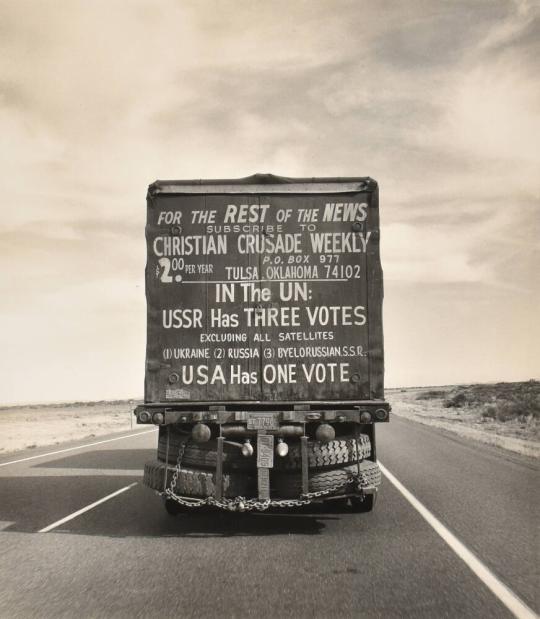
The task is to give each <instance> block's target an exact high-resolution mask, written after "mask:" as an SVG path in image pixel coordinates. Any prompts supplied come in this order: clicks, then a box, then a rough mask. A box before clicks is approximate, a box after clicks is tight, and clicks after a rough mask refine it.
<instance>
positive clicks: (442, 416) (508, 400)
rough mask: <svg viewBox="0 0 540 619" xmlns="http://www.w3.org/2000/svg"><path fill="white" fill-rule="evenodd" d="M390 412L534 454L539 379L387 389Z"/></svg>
mask: <svg viewBox="0 0 540 619" xmlns="http://www.w3.org/2000/svg"><path fill="white" fill-rule="evenodd" d="M386 398H387V399H388V401H389V402H390V403H391V404H392V414H394V415H398V416H399V417H404V418H406V419H410V420H412V421H417V422H419V423H422V424H424V425H428V426H433V427H436V428H440V429H441V430H444V431H448V432H452V433H454V434H458V435H459V436H462V437H465V438H469V439H472V440H475V441H479V442H481V443H486V444H489V445H495V446H497V447H501V448H503V449H506V450H508V451H513V452H516V453H520V454H522V455H524V456H530V457H535V458H538V457H539V456H540V449H539V441H538V438H539V436H538V435H539V426H538V422H539V418H540V382H539V381H537V380H530V381H526V382H519V383H493V384H491V383H490V384H472V385H449V386H444V387H413V388H408V389H387V390H386Z"/></svg>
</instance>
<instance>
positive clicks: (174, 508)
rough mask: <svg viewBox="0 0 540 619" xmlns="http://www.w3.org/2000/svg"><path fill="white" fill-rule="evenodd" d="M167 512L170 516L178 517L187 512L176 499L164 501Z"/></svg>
mask: <svg viewBox="0 0 540 619" xmlns="http://www.w3.org/2000/svg"><path fill="white" fill-rule="evenodd" d="M164 505H165V511H166V512H167V513H168V514H169V516H178V514H182V513H184V512H185V511H186V510H185V509H184V508H183V507H182V505H180V503H178V502H177V501H175V500H174V499H165V501H164Z"/></svg>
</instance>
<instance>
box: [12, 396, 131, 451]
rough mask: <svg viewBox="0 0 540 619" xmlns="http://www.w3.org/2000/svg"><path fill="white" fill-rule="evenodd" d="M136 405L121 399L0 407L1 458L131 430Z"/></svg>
mask: <svg viewBox="0 0 540 619" xmlns="http://www.w3.org/2000/svg"><path fill="white" fill-rule="evenodd" d="M136 404H137V401H135V400H120V401H107V402H105V401H104V402H71V403H65V404H32V405H29V406H9V407H3V408H0V455H1V454H4V453H9V452H13V451H19V450H22V449H32V448H35V447H46V446H49V445H59V444H61V443H66V442H69V441H77V440H81V439H85V438H94V437H96V436H103V435H105V434H111V433H112V432H124V431H128V430H131V429H132V428H133V427H136V421H135V418H134V417H133V409H134V408H135V406H136Z"/></svg>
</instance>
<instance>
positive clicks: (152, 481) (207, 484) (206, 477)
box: [143, 461, 257, 498]
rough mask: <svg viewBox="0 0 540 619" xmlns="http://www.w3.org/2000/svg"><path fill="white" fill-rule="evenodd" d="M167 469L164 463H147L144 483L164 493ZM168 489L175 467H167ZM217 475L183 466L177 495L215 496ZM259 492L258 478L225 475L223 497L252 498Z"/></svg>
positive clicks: (179, 476)
mask: <svg viewBox="0 0 540 619" xmlns="http://www.w3.org/2000/svg"><path fill="white" fill-rule="evenodd" d="M165 467H166V465H165V464H164V463H163V462H157V461H154V462H147V463H146V464H145V465H144V478H143V483H144V484H145V485H146V486H148V487H149V488H152V489H153V490H158V491H160V492H163V490H164V481H165V480H164V478H165ZM166 468H167V488H168V487H170V485H171V481H172V477H173V473H174V470H175V467H173V466H167V467H166ZM215 492H216V484H215V474H213V473H210V472H209V471H203V470H200V469H195V468H188V467H184V466H182V467H181V469H180V472H179V473H178V478H177V481H176V493H177V494H180V495H183V496H195V497H207V496H215ZM256 492H257V482H256V478H255V477H254V476H251V475H246V474H242V475H238V474H236V475H235V474H227V473H224V474H223V496H224V497H231V498H232V497H236V496H252V495H254V494H256Z"/></svg>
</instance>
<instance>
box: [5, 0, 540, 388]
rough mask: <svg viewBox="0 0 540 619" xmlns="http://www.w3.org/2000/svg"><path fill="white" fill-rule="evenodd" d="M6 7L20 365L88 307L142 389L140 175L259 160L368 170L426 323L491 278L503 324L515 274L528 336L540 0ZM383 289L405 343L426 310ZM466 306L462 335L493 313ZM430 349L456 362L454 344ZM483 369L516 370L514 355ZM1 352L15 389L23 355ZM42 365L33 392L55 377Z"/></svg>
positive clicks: (70, 337)
mask: <svg viewBox="0 0 540 619" xmlns="http://www.w3.org/2000/svg"><path fill="white" fill-rule="evenodd" d="M0 29H1V32H0V34H1V36H0V75H1V76H2V77H1V80H0V132H1V133H2V142H1V145H0V165H1V166H2V171H3V204H2V220H1V221H0V243H1V245H2V255H1V258H0V259H1V260H2V276H1V279H0V291H1V292H2V301H1V305H0V311H1V312H2V316H3V320H4V323H3V329H4V335H3V338H4V339H3V345H4V348H5V349H7V350H10V351H13V352H12V354H13V359H14V364H13V365H14V367H15V366H16V365H17V359H18V360H19V362H21V360H23V359H24V358H25V356H24V355H25V353H24V352H23V350H26V349H28V347H29V346H30V345H32V346H33V345H34V344H33V342H35V341H39V342H40V344H39V345H40V350H46V349H48V350H49V351H50V355H49V356H52V357H54V358H57V359H58V361H57V365H55V366H54V367H55V372H57V373H58V375H61V373H62V369H61V367H62V361H61V356H62V355H63V354H64V352H65V351H66V350H72V349H71V348H70V347H71V343H72V342H73V341H74V339H76V337H77V332H78V327H77V324H78V323H77V320H78V318H77V317H83V318H80V320H81V324H80V333H81V338H82V339H81V341H82V342H83V344H84V346H83V348H84V350H89V349H91V350H92V353H91V354H90V353H89V354H88V355H87V356H86V357H84V358H85V361H84V363H85V372H87V373H88V375H91V376H93V377H97V378H96V384H98V383H99V382H100V381H99V377H100V376H102V377H103V376H105V375H107V376H108V375H109V374H107V372H110V371H111V368H112V367H113V366H114V371H115V372H117V371H118V366H117V364H116V361H115V360H114V359H112V358H111V357H110V356H107V355H110V354H112V353H111V350H112V348H115V347H116V348H115V350H116V352H117V355H118V358H119V359H121V362H122V364H123V367H124V374H127V375H129V376H131V377H132V378H131V379H130V380H131V383H130V384H131V385H132V390H133V393H135V392H137V393H139V385H140V384H142V379H141V376H140V373H141V367H142V366H141V363H142V362H141V359H142V357H143V355H144V352H143V350H142V343H141V342H142V340H143V339H144V333H143V335H141V333H139V329H142V331H144V326H141V324H143V322H144V297H143V292H142V290H141V289H140V288H137V287H138V286H140V285H141V279H142V277H143V272H144V261H145V259H144V251H145V249H144V240H143V233H144V219H145V202H144V197H145V193H146V186H147V185H148V183H149V182H151V181H153V180H154V179H156V178H175V177H176V178H201V177H207V178H212V177H221V178H223V177H225V178H226V177H239V176H246V175H248V174H252V173H254V172H257V171H263V172H264V171H268V172H273V173H276V174H283V175H287V176H295V175H296V176H326V175H328V176H346V175H370V176H372V177H374V178H376V179H377V180H378V181H379V182H380V187H381V217H382V226H383V228H382V238H381V245H382V250H383V259H384V268H385V273H386V277H387V284H388V285H387V291H388V290H390V291H391V290H399V291H400V294H403V298H412V299H414V298H417V297H418V295H419V294H423V295H424V297H425V299H426V304H427V305H426V309H425V315H423V316H422V319H421V323H422V325H421V326H422V328H424V325H425V324H427V325H429V328H430V329H431V331H432V332H433V333H442V332H443V331H444V329H445V328H447V327H443V326H442V325H443V324H444V321H445V320H447V321H450V322H451V319H450V318H449V316H450V315H452V316H453V315H455V314H456V312H458V311H462V310H463V307H462V305H463V304H468V305H467V307H468V308H469V310H470V311H468V313H467V312H466V315H467V317H468V318H467V319H468V320H477V319H478V316H480V315H481V312H482V311H483V310H482V308H484V307H486V306H489V301H490V299H491V300H492V301H493V303H492V304H491V307H492V308H493V310H492V311H493V312H494V314H497V316H495V315H494V316H493V317H492V319H490V321H488V322H489V324H491V325H492V327H493V328H495V326H497V328H501V324H502V322H501V320H500V319H499V317H498V316H499V314H498V312H500V309H499V308H500V304H499V301H497V303H495V301H494V300H495V299H497V300H499V299H500V296H499V295H501V294H502V293H503V292H504V291H507V292H508V291H511V294H512V295H513V301H512V303H513V305H512V312H513V314H514V315H515V316H516V319H515V320H510V322H511V323H512V326H511V327H508V329H510V331H509V334H510V335H509V337H510V336H512V337H514V338H515V339H516V340H519V338H520V337H521V335H520V321H524V320H527V317H528V316H530V315H532V307H533V306H532V304H531V298H532V295H533V294H535V293H536V291H537V288H538V285H537V283H536V278H535V271H534V259H535V251H536V250H535V246H536V242H537V241H536V240H537V238H538V223H537V222H538V202H539V197H540V189H539V187H538V173H537V170H538V164H539V161H538V148H537V145H536V135H537V134H538V130H539V129H540V127H539V119H538V110H540V105H539V104H540V101H539V96H540V95H539V89H538V86H537V77H536V76H537V74H538V69H539V67H538V64H539V61H538V57H539V56H538V45H539V43H538V42H539V41H540V36H538V34H539V32H538V30H539V26H538V9H537V7H536V6H535V5H534V4H533V3H529V2H526V1H520V2H512V1H510V0H508V1H507V0H495V1H491V0H489V1H480V2H475V3H470V2H468V1H465V0H460V1H458V2H452V3H440V2H426V1H425V0H413V1H411V2H407V3H402V2H398V1H397V0H394V1H387V2H380V3H362V4H359V3H358V2H356V1H355V0H339V1H336V0H318V1H311V2H307V1H300V2H295V3H290V2H285V1H284V0H279V1H278V2H273V3H264V2H253V1H251V0H250V1H247V0H236V1H234V2H232V1H222V0H217V1H216V2H212V3H210V4H208V3H200V2H196V1H191V2H181V3H180V2H175V1H174V0H164V1H163V2H160V3H158V4H156V3H151V2H149V1H146V0H134V1H133V2H129V3H125V2H120V1H112V2H110V1H109V2H105V1H103V0H96V1H94V2H85V1H83V0H75V1H73V2H67V1H65V2H58V1H57V0H40V1H38V2H32V3H30V2H28V1H22V2H4V3H2V4H0ZM442 283H444V285H445V286H446V287H447V291H448V292H447V293H444V292H443V291H442V289H441V288H440V287H439V286H440V285H441V284H442ZM426 286H427V287H428V289H429V294H425V292H426ZM453 287H456V289H457V290H459V292H460V294H464V295H465V296H464V297H463V298H464V299H465V301H463V302H462V303H461V304H460V302H458V299H457V296H456V295H454V294H453V293H451V292H450V291H451V290H454V288H453ZM475 287H476V288H477V289H478V290H479V291H481V293H479V296H478V297H477V296H475V295H473V294H472V293H471V290H472V289H473V288H475ZM501 291H502V292H501ZM508 293H509V292H508ZM441 297H444V298H445V303H444V304H443V306H442V307H441V306H439V305H438V303H439V299H440V298H441ZM388 303H390V306H387V314H388V316H389V317H390V318H389V321H390V322H389V324H388V325H387V333H390V334H391V339H390V344H389V350H392V351H394V352H393V354H396V355H397V358H398V359H404V357H403V355H401V356H400V353H399V346H394V345H393V344H392V343H391V342H392V341H394V342H399V341H401V340H400V337H401V336H400V329H402V327H403V325H404V324H409V322H410V321H412V322H413V323H415V324H417V323H418V321H419V320H420V319H419V318H415V317H414V303H411V304H410V305H409V304H405V307H407V308H408V309H407V312H408V313H407V315H406V316H403V314H402V313H400V312H398V311H397V310H396V308H397V307H398V306H399V305H400V300H399V298H398V296H396V295H392V294H391V293H390V294H388V292H387V304H388ZM134 307H137V308H138V310H137V311H139V312H141V313H140V314H137V318H136V319H135V318H133V320H131V319H126V328H128V327H129V329H132V330H133V331H130V332H126V333H124V334H123V335H122V336H121V335H119V334H115V333H112V331H111V328H110V324H109V323H107V319H106V316H107V315H109V316H110V317H111V321H112V322H116V321H120V322H122V320H121V316H122V315H123V314H124V313H125V315H126V316H128V315H129V316H132V315H133V308H134ZM66 308H70V309H69V312H67V310H66ZM430 309H431V313H430V311H429V310H430ZM476 311H478V313H475V312H476ZM445 312H446V314H445ZM57 316H63V318H57ZM430 316H431V318H430ZM141 321H142V322H141ZM415 321H416V322H415ZM28 323H30V324H32V325H33V326H32V328H31V329H29V328H28V327H25V326H24V324H28ZM63 325H66V326H67V325H69V329H67V327H66V329H64V328H63ZM452 326H453V328H456V329H458V328H459V325H458V324H456V323H452ZM462 328H463V333H465V332H467V337H468V338H469V343H468V344H467V345H466V346H467V347H469V348H470V349H472V348H474V347H478V346H483V345H485V344H486V340H487V338H488V331H487V330H485V331H484V332H482V334H481V335H478V339H476V340H475V337H476V336H475V332H474V330H473V329H471V330H469V329H468V328H467V329H465V328H464V327H462ZM505 328H506V327H505ZM135 329H136V330H137V332H135ZM486 329H487V327H486ZM413 331H414V329H413ZM46 333H48V334H50V335H46ZM40 334H41V335H40ZM122 338H123V339H122ZM392 338H393V339H392ZM387 341H388V339H387ZM520 341H521V340H520ZM126 342H129V344H126ZM409 344H410V343H409ZM409 344H408V345H409ZM426 345H427V344H426ZM137 346H140V349H137V352H135V348H136V347H137ZM124 349H129V350H130V353H131V356H128V355H126V354H124ZM81 350H82V349H81ZM100 350H104V351H105V350H107V351H108V353H107V354H105V353H103V358H101V357H100ZM82 354H83V353H81V355H82ZM515 355H516V359H517V357H518V356H519V358H520V359H521V360H523V359H525V357H524V356H523V355H521V353H520V354H519V355H518V353H517V352H516V353H515ZM45 357H46V355H45V354H44V353H43V357H42V360H43V363H44V364H45V366H46V365H47V364H46V363H45V361H44V360H45ZM131 357H133V359H132V358H131ZM135 357H137V359H135ZM139 357H140V358H139ZM476 363H478V359H477V360H476ZM509 363H511V361H509ZM417 364H418V370H417V374H418V375H420V376H421V375H422V372H425V373H426V376H427V373H428V371H429V372H432V374H430V379H429V380H430V381H432V382H433V381H434V380H437V379H436V377H437V376H440V377H441V380H443V382H444V376H445V372H447V371H448V366H445V367H444V368H443V367H442V366H443V364H442V362H441V370H440V372H439V373H438V374H437V370H436V368H435V370H433V369H432V367H431V366H432V364H431V363H430V364H426V363H425V362H423V361H422V360H421V359H420V358H419V359H418V360H417ZM520 364H521V361H520ZM19 365H20V366H21V367H23V366H24V363H19ZM428 366H429V367H428ZM51 367H52V366H51ZM393 367H394V368H397V369H394V370H392V372H393V376H394V380H396V381H397V380H399V378H400V376H403V375H402V374H400V370H399V367H401V366H400V364H399V363H395V364H394V365H393ZM469 367H472V366H469ZM519 367H528V366H527V365H526V362H525V361H523V363H522V364H521V365H520V366H519ZM531 367H532V364H531ZM100 368H102V369H100ZM491 371H492V372H493V373H492V376H493V377H494V378H500V377H504V368H503V366H502V362H501V365H498V366H496V367H495V366H493V367H492V370H491ZM10 372H13V375H12V374H10V376H12V378H11V379H10V381H11V384H12V386H13V395H12V397H13V398H16V397H19V399H20V398H22V397H23V396H17V393H25V392H26V388H27V385H26V382H25V379H24V375H23V374H21V373H20V372H19V373H17V372H16V371H15V370H10ZM43 372H44V374H43V380H42V381H41V383H40V391H39V393H42V394H43V396H42V397H44V398H46V397H56V398H60V399H62V395H61V394H59V395H55V394H56V393H57V391H58V389H59V387H58V386H53V383H52V382H51V386H50V388H49V387H47V384H48V383H47V380H46V376H47V372H46V367H45V369H44V370H43ZM433 372H435V373H434V374H433ZM70 376H71V379H72V380H73V382H72V385H73V390H74V392H75V391H76V390H77V389H78V388H80V389H81V390H82V391H84V393H90V392H91V391H92V388H91V387H90V386H89V384H88V382H87V381H86V380H84V379H83V378H80V379H76V378H75V377H74V376H73V375H72V374H70ZM107 381H108V382H107V384H108V385H109V386H110V387H111V389H112V390H114V389H113V387H114V385H113V382H112V381H109V379H107ZM124 387H125V388H126V390H127V382H126V383H125V385H124ZM94 389H95V390H96V396H97V395H98V394H97V390H98V387H94ZM82 391H81V393H82ZM36 393H38V391H37V390H36ZM36 397H38V396H36ZM89 397H91V396H89Z"/></svg>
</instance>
